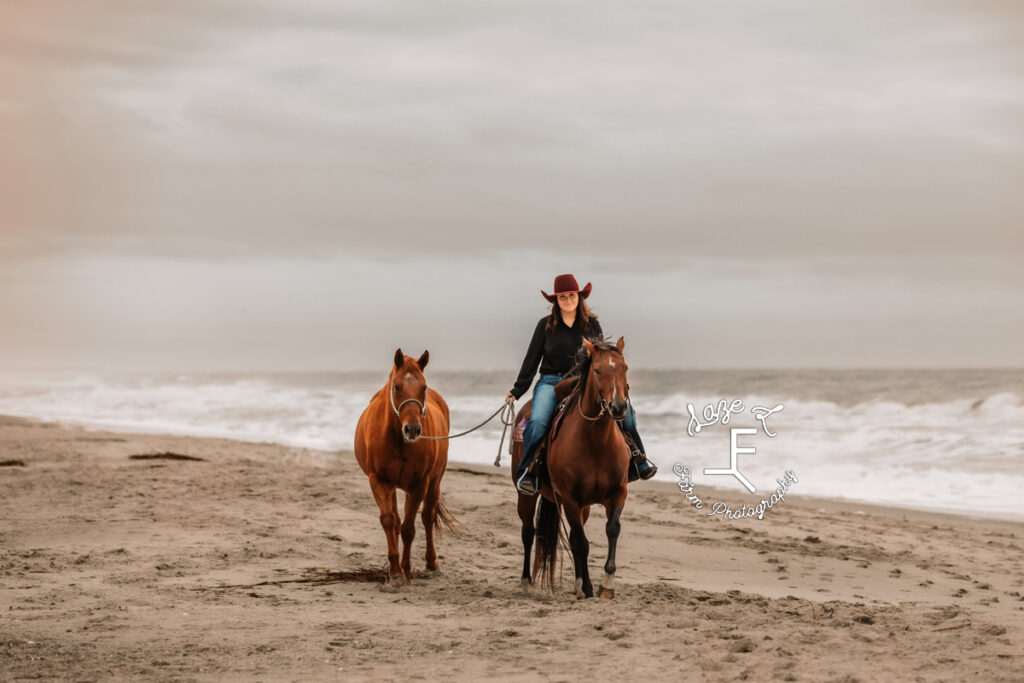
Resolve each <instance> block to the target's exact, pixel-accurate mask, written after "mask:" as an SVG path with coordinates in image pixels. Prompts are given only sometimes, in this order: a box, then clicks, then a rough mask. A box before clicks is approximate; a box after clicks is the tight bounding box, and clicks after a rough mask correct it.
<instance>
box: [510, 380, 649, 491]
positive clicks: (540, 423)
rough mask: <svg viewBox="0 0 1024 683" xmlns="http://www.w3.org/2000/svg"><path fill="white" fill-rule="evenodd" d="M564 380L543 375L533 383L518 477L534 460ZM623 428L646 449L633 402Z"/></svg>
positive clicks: (638, 445)
mask: <svg viewBox="0 0 1024 683" xmlns="http://www.w3.org/2000/svg"><path fill="white" fill-rule="evenodd" d="M560 381H562V376H561V375H541V376H540V378H539V379H538V380H537V383H536V384H534V385H533V403H531V405H530V421H529V422H528V423H527V424H526V429H524V430H523V459H522V460H520V461H519V467H517V468H516V479H519V477H520V475H522V473H523V472H525V471H526V468H527V467H529V466H530V462H531V461H532V460H533V456H534V453H535V452H536V450H537V447H538V446H539V445H540V442H541V441H543V440H544V435H545V434H547V431H548V426H549V425H550V424H551V416H552V415H553V414H554V412H555V406H556V405H558V402H557V401H556V400H555V385H556V384H558V383H559V382H560ZM622 427H623V429H624V430H625V431H626V432H627V433H628V434H629V435H630V436H631V437H633V440H634V441H635V442H636V445H637V448H639V449H640V450H641V451H643V450H644V444H643V442H642V441H641V440H640V435H639V434H638V433H637V431H636V411H635V410H633V404H632V403H628V404H626V417H624V418H623V419H622Z"/></svg>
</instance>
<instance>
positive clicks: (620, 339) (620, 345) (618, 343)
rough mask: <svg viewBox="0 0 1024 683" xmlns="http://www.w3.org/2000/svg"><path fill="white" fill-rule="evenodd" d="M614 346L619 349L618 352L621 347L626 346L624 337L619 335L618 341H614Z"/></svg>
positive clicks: (620, 351)
mask: <svg viewBox="0 0 1024 683" xmlns="http://www.w3.org/2000/svg"><path fill="white" fill-rule="evenodd" d="M615 348H617V349H618V350H619V353H622V349H624V348H626V338H625V337H619V341H617V342H615Z"/></svg>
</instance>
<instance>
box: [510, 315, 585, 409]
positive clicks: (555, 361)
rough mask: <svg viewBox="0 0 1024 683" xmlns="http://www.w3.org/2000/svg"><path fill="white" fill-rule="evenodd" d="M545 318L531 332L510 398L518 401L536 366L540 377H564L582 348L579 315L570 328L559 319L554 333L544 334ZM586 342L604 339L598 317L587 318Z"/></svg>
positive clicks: (531, 381) (530, 382) (530, 380)
mask: <svg viewBox="0 0 1024 683" xmlns="http://www.w3.org/2000/svg"><path fill="white" fill-rule="evenodd" d="M547 322H548V316H544V317H543V318H541V319H540V320H538V321H537V326H536V327H535V328H534V330H533V338H532V339H531V340H530V347H529V348H528V349H527V351H526V357H525V358H523V367H522V368H521V369H520V370H519V378H518V379H517V380H516V383H515V386H513V387H512V395H513V396H515V397H516V399H519V398H520V397H522V395H523V394H525V393H526V390H527V389H529V388H530V384H532V383H533V377H534V375H536V374H537V366H538V365H539V366H540V374H542V375H554V374H559V375H564V374H565V373H567V372H568V371H569V369H570V368H572V366H573V365H574V364H575V362H576V351H577V350H578V349H579V348H580V346H582V345H583V334H584V331H583V330H582V329H581V319H580V316H579V315H577V316H576V321H575V322H574V323H573V326H572V327H569V326H568V325H566V324H565V322H564V321H563V320H562V316H558V324H557V325H555V329H554V331H553V332H548V331H547V329H546V328H547ZM586 336H587V338H588V339H603V338H604V331H602V330H601V323H600V322H598V320H597V318H591V319H590V329H589V330H587V332H586Z"/></svg>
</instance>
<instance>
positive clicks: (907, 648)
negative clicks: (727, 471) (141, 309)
mask: <svg viewBox="0 0 1024 683" xmlns="http://www.w3.org/2000/svg"><path fill="white" fill-rule="evenodd" d="M454 450H455V448H454V447H453V452H454ZM160 453H173V454H179V455H187V456H191V457H193V458H201V460H181V459H164V458H159V459H132V458H131V457H130V456H132V455H140V454H141V455H145V454H160ZM0 461H4V462H5V465H4V466H3V467H0V491H2V495H0V518H2V520H3V522H2V525H0V568H2V572H0V615H2V617H0V679H3V680H20V679H28V678H57V679H73V680H101V679H111V678H115V679H116V678H122V679H124V678H139V677H146V678H156V679H164V680H169V679H175V680H215V679H216V680H221V679H229V680H230V679H236V680H252V679H259V680H306V679H312V678H316V679H338V680H346V681H349V680H376V679H399V678H401V679H421V680H430V679H434V678H436V677H438V676H444V677H446V678H452V679H457V680H478V679H481V678H483V677H489V678H497V679H521V680H528V679H534V678H542V679H551V680H612V679H616V680H618V679H622V678H628V679H642V678H646V679H648V680H661V679H665V678H671V679H674V680H722V681H727V680H737V679H741V680H790V681H792V680H815V681H818V680H825V681H869V680H906V681H914V680H920V681H938V680H948V681H961V680H988V681H1010V680H1017V681H1019V680H1022V679H1024V674H1022V673H1021V672H1022V670H1024V647H1022V645H1024V557H1022V553H1021V550H1022V535H1024V525H1022V524H1020V523H1014V522H1009V521H1001V520H985V519H974V518H967V517H961V516H953V515H944V514H938V513H927V512H915V511H907V510H899V509H893V508H884V507H875V506H869V505H861V504H856V503H850V502H840V501H828V500H820V499H808V498H802V497H801V496H800V492H799V485H798V484H797V485H796V486H794V488H793V489H792V490H791V492H790V494H789V496H788V498H787V501H786V502H785V503H784V504H780V505H777V506H774V507H773V508H772V509H771V510H770V511H769V512H768V514H766V515H765V518H764V519H763V520H757V519H748V520H742V521H729V520H724V519H722V518H721V517H720V516H717V517H714V518H708V517H706V516H704V514H703V512H702V511H700V510H696V509H694V507H693V506H692V505H691V504H690V503H689V502H688V501H687V500H686V499H685V497H684V496H683V495H682V494H681V493H680V491H679V489H678V487H676V486H674V485H672V484H670V483H653V484H652V483H641V484H633V485H631V487H630V497H629V500H628V501H627V504H626V510H625V513H624V515H623V532H622V536H621V539H620V545H619V552H618V584H617V590H618V592H617V595H616V598H615V599H614V600H588V601H577V600H575V599H574V598H573V597H572V595H571V590H572V581H571V576H572V569H571V561H570V559H569V557H568V556H565V558H564V567H563V577H564V580H563V582H562V585H561V587H560V589H559V590H557V591H556V592H554V593H547V592H544V591H543V590H540V589H536V590H534V591H533V592H531V593H529V594H524V593H523V592H521V590H520V587H519V568H520V563H521V553H522V546H521V542H520V538H519V525H518V520H517V518H516V514H515V498H514V494H513V489H512V486H511V484H510V482H509V480H508V475H507V471H506V470H505V469H504V468H503V469H501V470H498V469H495V468H488V467H477V466H465V465H460V464H458V463H450V464H449V470H448V473H447V475H446V477H445V480H444V487H443V488H444V492H445V496H446V498H447V500H448V504H449V506H450V507H451V509H452V511H453V512H454V513H455V515H456V516H457V517H458V518H459V520H460V522H461V524H462V530H461V533H460V534H459V535H457V536H450V535H449V536H445V537H443V538H442V539H441V540H440V541H439V545H438V551H439V554H440V563H441V571H440V572H439V573H438V574H435V575H426V573H425V572H424V571H423V560H422V553H423V544H422V529H420V530H419V534H418V536H417V540H416V545H415V546H414V548H413V553H414V558H415V560H414V567H415V568H416V569H417V570H418V571H417V575H416V580H415V581H414V583H413V585H412V586H411V587H408V588H405V589H402V590H400V591H399V592H397V593H392V592H386V591H383V590H381V584H380V580H381V577H382V576H383V575H382V568H383V567H384V563H385V555H384V535H383V533H382V531H381V529H380V525H379V522H378V511H377V508H376V506H375V504H374V503H373V499H372V497H371V495H370V490H369V486H368V485H367V481H366V478H365V477H364V475H363V474H362V473H361V472H360V471H359V469H358V467H357V466H356V463H355V460H354V458H353V455H352V453H351V452H347V451H343V452H338V453H328V452H316V451H308V450H306V451H297V450H295V449H289V448H287V447H284V446H279V445H274V444H251V443H241V442H235V441H229V440H223V439H202V438H191V437H177V436H162V435H139V434H121V433H108V432H102V431H88V430H84V429H81V428H77V427H70V426H62V425H58V424H52V423H43V422H36V421H30V420H23V419H18V418H0ZM700 492H701V493H702V495H704V496H705V497H710V498H713V499H714V500H724V501H726V502H729V501H733V502H735V503H736V504H737V505H738V504H739V503H740V502H741V501H742V498H741V497H739V496H737V495H736V494H734V493H731V492H727V491H715V490H712V489H701V490H700ZM603 526H604V525H603V511H600V510H595V513H594V516H593V517H592V519H591V523H590V524H589V525H588V532H589V535H590V540H591V568H592V571H596V570H597V569H598V568H599V567H600V565H601V564H602V563H603V561H604V552H605V539H604V533H603Z"/></svg>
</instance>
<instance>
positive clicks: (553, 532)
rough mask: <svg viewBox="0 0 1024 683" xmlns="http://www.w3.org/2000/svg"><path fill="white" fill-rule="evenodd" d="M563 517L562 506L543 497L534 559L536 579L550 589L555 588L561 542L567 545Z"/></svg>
mask: <svg viewBox="0 0 1024 683" xmlns="http://www.w3.org/2000/svg"><path fill="white" fill-rule="evenodd" d="M561 518H562V506H561V505H558V504H556V503H553V502H551V501H550V500H548V499H547V498H543V497H542V498H541V500H540V511H539V512H538V513H537V524H536V528H537V541H536V552H535V554H534V560H533V576H534V580H535V581H537V580H540V581H541V582H542V583H545V584H547V587H548V588H549V589H550V590H554V588H555V560H557V559H558V546H559V544H561V545H565V544H566V540H565V534H564V533H563V532H562V526H561V524H559V522H560V521H561Z"/></svg>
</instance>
